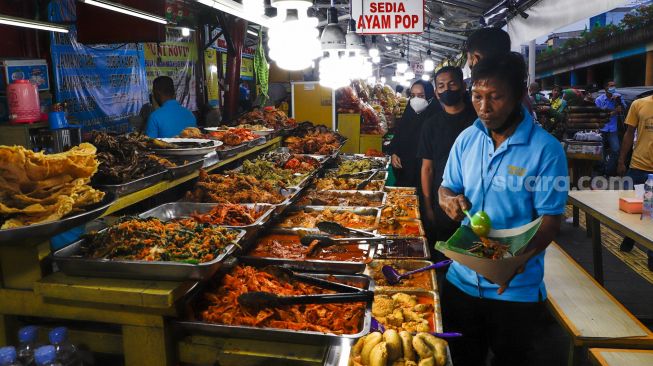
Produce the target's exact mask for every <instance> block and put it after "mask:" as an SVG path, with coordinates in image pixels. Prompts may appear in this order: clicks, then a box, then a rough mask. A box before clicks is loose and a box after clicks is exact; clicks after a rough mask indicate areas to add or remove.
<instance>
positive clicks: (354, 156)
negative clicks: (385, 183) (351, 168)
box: [340, 154, 390, 170]
mask: <svg viewBox="0 0 653 366" xmlns="http://www.w3.org/2000/svg"><path fill="white" fill-rule="evenodd" d="M340 159H341V160H357V159H372V160H377V161H380V162H383V164H384V167H383V168H381V170H388V168H389V167H390V157H389V156H388V157H383V158H381V157H376V156H365V154H340Z"/></svg>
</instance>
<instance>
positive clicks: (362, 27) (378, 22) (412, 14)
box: [351, 0, 424, 34]
mask: <svg viewBox="0 0 653 366" xmlns="http://www.w3.org/2000/svg"><path fill="white" fill-rule="evenodd" d="M351 12H352V14H351V15H352V19H354V20H355V21H356V33H360V34H419V33H422V32H424V0H403V1H376V0H353V1H352V2H351Z"/></svg>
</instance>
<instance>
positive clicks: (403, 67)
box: [397, 61, 408, 72]
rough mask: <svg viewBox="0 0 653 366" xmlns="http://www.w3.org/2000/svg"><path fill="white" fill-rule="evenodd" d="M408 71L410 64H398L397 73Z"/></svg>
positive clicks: (404, 62)
mask: <svg viewBox="0 0 653 366" xmlns="http://www.w3.org/2000/svg"><path fill="white" fill-rule="evenodd" d="M406 69H408V62H406V61H399V62H397V71H399V72H405V71H406Z"/></svg>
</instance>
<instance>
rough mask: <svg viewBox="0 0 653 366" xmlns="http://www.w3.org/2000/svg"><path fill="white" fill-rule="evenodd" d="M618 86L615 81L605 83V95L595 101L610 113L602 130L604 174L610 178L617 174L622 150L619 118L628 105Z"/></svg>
mask: <svg viewBox="0 0 653 366" xmlns="http://www.w3.org/2000/svg"><path fill="white" fill-rule="evenodd" d="M616 85H617V84H615V82H614V81H608V82H607V83H605V85H604V87H605V94H601V95H599V96H598V97H597V98H596V100H595V101H594V103H595V104H596V106H597V107H599V108H601V109H603V110H604V111H607V112H610V119H609V120H608V123H606V124H605V126H603V128H602V129H601V135H602V136H603V148H604V149H605V151H606V153H605V167H604V174H605V175H608V176H612V175H615V174H616V172H617V160H618V159H619V151H620V149H621V146H620V141H619V121H618V117H619V116H622V115H623V113H624V111H625V110H626V103H625V102H624V101H623V99H622V98H621V94H619V93H617V87H616Z"/></svg>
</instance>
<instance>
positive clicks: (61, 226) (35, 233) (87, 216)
mask: <svg viewBox="0 0 653 366" xmlns="http://www.w3.org/2000/svg"><path fill="white" fill-rule="evenodd" d="M115 200H116V195H115V194H114V193H112V192H106V193H105V195H104V198H103V199H102V201H100V202H99V203H96V204H94V205H89V206H86V207H84V212H81V213H78V214H74V215H70V216H65V217H63V218H61V219H59V220H55V221H50V222H44V223H40V224H34V225H27V226H21V227H17V228H13V229H3V230H0V245H1V246H18V245H24V244H26V242H27V241H30V242H39V241H43V240H47V239H49V238H51V237H52V236H54V235H57V234H59V233H62V232H64V231H67V230H69V229H72V228H74V227H77V226H79V225H82V224H85V223H87V222H89V221H92V220H95V219H97V218H98V217H100V216H101V215H102V214H103V213H104V212H105V211H106V210H107V209H108V208H109V206H111V205H112V204H113V201H115Z"/></svg>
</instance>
